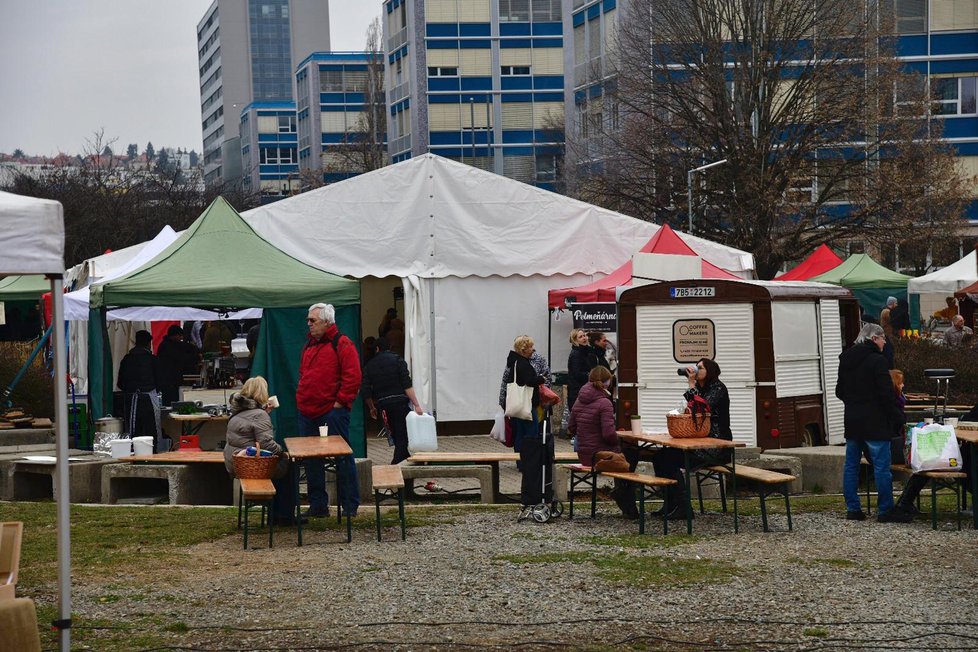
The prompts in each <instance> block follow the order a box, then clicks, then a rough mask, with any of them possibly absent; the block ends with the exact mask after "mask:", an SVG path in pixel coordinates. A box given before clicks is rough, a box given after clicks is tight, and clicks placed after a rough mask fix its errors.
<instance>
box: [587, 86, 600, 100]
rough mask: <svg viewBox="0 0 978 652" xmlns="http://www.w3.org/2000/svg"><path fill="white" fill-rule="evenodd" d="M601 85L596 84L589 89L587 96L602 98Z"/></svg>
mask: <svg viewBox="0 0 978 652" xmlns="http://www.w3.org/2000/svg"><path fill="white" fill-rule="evenodd" d="M601 95H602V91H601V84H595V85H594V86H592V87H591V88H589V89H587V96H588V97H590V98H592V99H593V98H595V97H601Z"/></svg>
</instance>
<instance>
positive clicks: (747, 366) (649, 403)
mask: <svg viewBox="0 0 978 652" xmlns="http://www.w3.org/2000/svg"><path fill="white" fill-rule="evenodd" d="M635 319H636V325H635V326H636V334H637V337H638V342H637V360H636V362H637V376H638V377H637V381H638V383H637V384H638V407H639V414H641V416H642V423H643V425H644V426H645V427H646V428H647V429H651V430H661V431H665V429H666V413H667V412H669V410H672V409H673V408H676V407H678V406H679V405H681V404H682V402H683V392H685V391H686V390H687V389H689V384H688V383H687V382H686V379H685V377H680V376H679V375H678V374H677V373H676V371H677V369H678V368H679V367H680V366H685V365H686V364H689V363H691V362H692V361H691V360H690V361H685V360H677V359H676V347H675V342H674V338H673V327H674V325H675V324H676V322H677V321H685V320H709V321H710V322H711V323H712V325H713V326H712V329H713V337H714V342H715V347H714V348H715V351H716V355H715V356H714V360H716V362H717V364H719V365H720V371H721V376H720V380H722V381H723V384H724V385H726V386H727V391H728V392H729V393H730V427H731V429H732V430H733V435H734V440H736V441H742V442H745V443H746V444H747V445H749V446H753V445H755V442H756V432H757V423H756V415H755V409H754V404H755V400H756V396H755V392H756V390H755V388H756V380H755V374H754V309H753V305H752V304H750V303H731V304H716V303H714V304H699V305H697V304H686V303H677V304H676V305H650V306H637V307H636V311H635Z"/></svg>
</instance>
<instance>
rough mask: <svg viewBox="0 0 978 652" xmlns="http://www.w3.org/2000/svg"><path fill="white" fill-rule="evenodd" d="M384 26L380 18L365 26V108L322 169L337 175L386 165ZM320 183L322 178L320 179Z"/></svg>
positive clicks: (355, 172) (333, 148)
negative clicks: (354, 125)
mask: <svg viewBox="0 0 978 652" xmlns="http://www.w3.org/2000/svg"><path fill="white" fill-rule="evenodd" d="M383 36H384V34H383V29H382V27H381V24H380V17H375V18H374V19H373V20H372V21H371V22H370V25H368V26H367V37H366V47H365V50H366V52H367V74H366V76H365V78H364V82H363V91H362V92H363V96H364V107H363V112H362V113H361V114H360V116H359V118H358V119H357V125H356V127H355V128H354V129H352V130H351V131H349V132H348V133H347V134H346V136H345V137H344V139H343V142H342V143H340V144H339V145H333V146H330V149H329V151H327V152H326V153H325V159H326V160H325V161H324V164H323V171H324V172H327V173H330V172H332V173H337V174H346V175H350V174H361V173H363V172H370V171H371V170H377V169H379V168H382V167H384V166H385V165H387V164H388V162H389V161H388V158H387V145H386V137H387V110H386V98H385V94H384V52H383ZM320 183H321V181H320Z"/></svg>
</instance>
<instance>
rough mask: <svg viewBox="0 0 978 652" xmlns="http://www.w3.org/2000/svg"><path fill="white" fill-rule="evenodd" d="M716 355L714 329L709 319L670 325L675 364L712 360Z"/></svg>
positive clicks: (682, 321)
mask: <svg viewBox="0 0 978 652" xmlns="http://www.w3.org/2000/svg"><path fill="white" fill-rule="evenodd" d="M716 354H717V345H716V327H715V326H714V325H713V321H712V320H710V319H681V320H679V321H677V322H675V323H673V325H672V357H673V358H675V360H676V362H697V361H698V360H699V359H700V358H708V359H710V360H713V359H714V358H715V357H716Z"/></svg>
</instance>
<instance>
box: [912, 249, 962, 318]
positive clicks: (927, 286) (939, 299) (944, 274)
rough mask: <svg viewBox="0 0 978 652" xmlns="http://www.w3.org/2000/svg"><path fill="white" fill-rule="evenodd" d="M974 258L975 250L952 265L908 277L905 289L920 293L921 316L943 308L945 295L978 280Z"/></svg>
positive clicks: (950, 294) (952, 293) (951, 293)
mask: <svg viewBox="0 0 978 652" xmlns="http://www.w3.org/2000/svg"><path fill="white" fill-rule="evenodd" d="M975 258H976V255H975V252H974V251H972V252H971V253H969V254H968V255H967V256H965V257H964V258H962V259H961V260H959V261H958V262H956V263H954V264H953V265H948V266H947V267H944V268H942V269H939V270H937V271H936V272H931V273H930V274H925V275H924V276H919V277H917V278H912V279H910V282H909V283H908V284H907V291H908V292H910V293H911V294H919V295H920V312H921V316H922V317H928V316H930V315H931V314H932V313H933V312H934V311H936V310H940V309H942V308H944V306H945V303H944V299H945V298H946V297H950V296H954V293H955V292H957V291H958V290H960V289H961V288H965V287H968V286H969V285H971V284H972V283H974V282H975V281H978V262H976V260H975Z"/></svg>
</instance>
